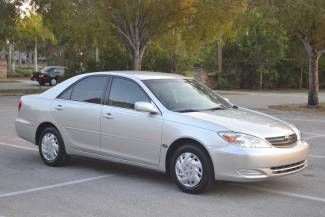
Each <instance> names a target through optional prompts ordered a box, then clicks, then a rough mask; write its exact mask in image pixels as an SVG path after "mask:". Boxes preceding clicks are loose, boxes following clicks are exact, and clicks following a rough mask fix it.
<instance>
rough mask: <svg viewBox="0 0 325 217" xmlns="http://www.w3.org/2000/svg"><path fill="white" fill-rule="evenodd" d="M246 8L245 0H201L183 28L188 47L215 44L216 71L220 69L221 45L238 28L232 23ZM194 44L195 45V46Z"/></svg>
mask: <svg viewBox="0 0 325 217" xmlns="http://www.w3.org/2000/svg"><path fill="white" fill-rule="evenodd" d="M246 10H247V1H246V0H204V1H203V0H202V1H199V2H198V4H197V7H196V13H195V15H194V16H191V17H190V19H191V20H190V21H189V23H190V25H189V26H186V28H185V29H184V38H185V40H186V41H187V46H188V48H190V49H193V48H194V49H197V48H202V46H203V49H205V47H206V44H210V43H211V42H213V43H214V44H216V45H217V48H218V49H217V55H216V56H217V57H214V58H216V60H217V65H218V71H219V72H221V71H222V62H223V60H222V59H223V58H222V47H223V45H224V44H225V42H227V41H230V40H231V39H233V38H234V37H235V36H236V34H237V32H238V31H237V30H238V28H234V23H235V21H236V20H237V19H238V17H240V16H241V15H242V14H244V12H245V11H246ZM195 46H196V47H195Z"/></svg>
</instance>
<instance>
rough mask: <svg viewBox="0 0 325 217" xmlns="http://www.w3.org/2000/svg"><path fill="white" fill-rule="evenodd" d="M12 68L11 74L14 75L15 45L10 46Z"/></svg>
mask: <svg viewBox="0 0 325 217" xmlns="http://www.w3.org/2000/svg"><path fill="white" fill-rule="evenodd" d="M11 61H12V63H11V64H12V66H11V72H12V73H16V52H15V44H14V43H13V44H12V59H11Z"/></svg>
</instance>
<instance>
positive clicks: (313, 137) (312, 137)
mask: <svg viewBox="0 0 325 217" xmlns="http://www.w3.org/2000/svg"><path fill="white" fill-rule="evenodd" d="M322 137H325V135H317V136H309V137H306V138H305V140H310V139H316V138H322Z"/></svg>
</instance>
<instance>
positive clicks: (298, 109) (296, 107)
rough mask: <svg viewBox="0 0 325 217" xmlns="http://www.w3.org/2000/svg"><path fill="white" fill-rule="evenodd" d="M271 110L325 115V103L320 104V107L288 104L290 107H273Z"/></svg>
mask: <svg viewBox="0 0 325 217" xmlns="http://www.w3.org/2000/svg"><path fill="white" fill-rule="evenodd" d="M269 108H271V109H277V110H280V111H295V112H306V113H325V102H322V103H320V105H319V106H308V105H306V104H288V105H271V106H269Z"/></svg>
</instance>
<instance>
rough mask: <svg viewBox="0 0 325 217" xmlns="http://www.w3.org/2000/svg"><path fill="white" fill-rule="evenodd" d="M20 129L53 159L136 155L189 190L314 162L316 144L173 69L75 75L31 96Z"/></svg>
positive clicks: (136, 160)
mask: <svg viewBox="0 0 325 217" xmlns="http://www.w3.org/2000/svg"><path fill="white" fill-rule="evenodd" d="M16 131H17V134H18V136H20V137H22V138H23V139H25V140H27V141H29V142H31V143H33V144H35V145H37V146H38V148H39V153H40V157H41V159H42V160H43V161H44V163H45V164H47V165H49V166H58V165H62V164H63V163H64V162H66V160H67V158H68V156H71V155H79V156H87V157H93V158H98V159H105V160H109V161H114V162H118V163H126V164H131V165H135V166H140V167H145V168H148V169H153V170H158V171H161V172H165V173H167V174H168V175H169V176H171V177H172V178H173V180H175V182H176V184H177V186H178V187H179V188H180V189H181V190H182V191H185V192H187V193H200V192H202V191H203V190H205V189H206V188H207V187H208V186H211V185H212V184H213V183H214V181H215V180H225V181H240V182H243V181H245V182H246V181H261V180H267V179H269V178H273V177H279V176H283V175H289V174H293V173H296V172H299V171H301V170H303V169H304V168H305V167H306V166H307V155H308V144H307V143H306V142H305V141H304V140H303V138H302V135H301V133H300V131H299V130H298V129H297V128H296V127H295V126H293V125H291V124H289V123H286V122H284V121H282V120H280V119H278V118H275V117H272V116H269V115H266V114H263V113H260V112H257V111H253V110H249V109H246V108H242V107H238V106H235V105H233V104H232V103H231V102H230V101H229V100H227V99H226V98H223V97H222V96H220V95H219V94H217V93H216V92H215V91H212V90H211V89H209V88H207V87H206V86H204V85H202V84H200V83H198V82H196V81H194V80H193V79H190V78H187V77H183V76H180V75H175V74H168V73H154V72H135V71H121V72H118V71H117V72H96V73H87V74H82V75H78V76H75V77H73V78H70V79H68V80H66V81H64V82H62V83H59V84H58V85H57V86H55V87H52V88H51V89H49V90H47V91H45V92H43V93H41V94H38V95H27V96H23V97H21V99H20V100H19V102H18V115H17V118H16Z"/></svg>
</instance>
